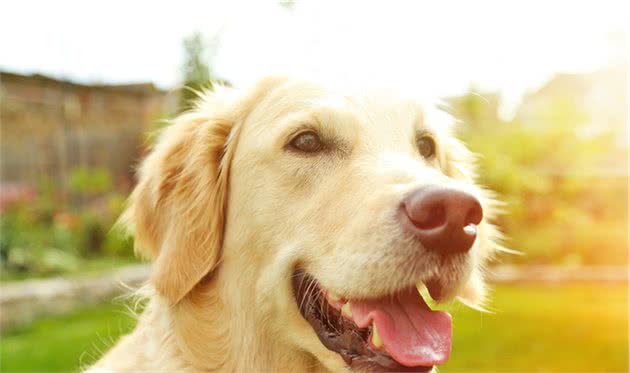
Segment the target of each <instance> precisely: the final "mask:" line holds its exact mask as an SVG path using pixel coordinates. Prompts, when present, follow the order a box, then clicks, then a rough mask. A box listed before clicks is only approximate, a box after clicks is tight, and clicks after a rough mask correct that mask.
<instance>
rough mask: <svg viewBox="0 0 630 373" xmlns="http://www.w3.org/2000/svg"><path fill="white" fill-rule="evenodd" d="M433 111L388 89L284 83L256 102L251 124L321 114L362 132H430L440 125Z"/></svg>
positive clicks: (427, 104) (429, 107) (298, 82)
mask: <svg viewBox="0 0 630 373" xmlns="http://www.w3.org/2000/svg"><path fill="white" fill-rule="evenodd" d="M434 111H435V110H434V105H433V104H432V103H430V102H427V101H424V100H421V99H418V98H417V97H414V96H412V95H408V94H403V93H401V92H397V91H395V90H392V89H387V90H386V89H377V88H371V89H358V88H356V87H339V86H334V87H331V86H324V85H316V84H313V83H309V82H301V81H297V82H289V83H288V84H284V85H283V86H281V87H279V88H278V89H276V90H275V91H274V92H273V93H271V94H269V95H268V96H267V97H266V98H265V99H264V100H263V101H261V102H259V105H257V107H256V108H255V109H254V111H253V113H252V116H251V118H253V119H254V120H252V122H253V123H251V125H252V126H253V127H259V126H260V127H266V128H269V127H268V126H269V125H270V124H272V123H274V122H280V125H281V122H282V121H278V119H280V118H282V117H286V116H288V115H295V114H296V113H306V114H311V115H317V114H320V113H325V117H326V118H330V119H333V120H334V119H340V122H341V123H343V119H344V118H349V117H352V118H353V119H354V120H353V121H352V122H354V123H358V124H360V125H361V127H363V129H365V130H369V129H371V128H372V129H374V130H376V131H382V130H384V129H392V128H397V129H403V128H404V129H407V130H408V129H412V128H427V129H430V130H433V129H435V128H434V127H439V125H440V124H441V123H443V122H444V121H435V123H433V120H432V119H433V118H434V117H435V116H434V115H431V113H433V112H434ZM429 119H431V121H430V120H429ZM255 132H258V131H255Z"/></svg>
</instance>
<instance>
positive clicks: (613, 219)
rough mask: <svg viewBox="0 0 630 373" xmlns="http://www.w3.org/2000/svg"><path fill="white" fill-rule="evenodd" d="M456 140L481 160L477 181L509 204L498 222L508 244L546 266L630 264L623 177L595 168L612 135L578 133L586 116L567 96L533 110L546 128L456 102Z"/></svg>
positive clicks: (489, 107) (476, 99) (489, 104)
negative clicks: (500, 116)
mask: <svg viewBox="0 0 630 373" xmlns="http://www.w3.org/2000/svg"><path fill="white" fill-rule="evenodd" d="M451 104H452V112H453V113H454V115H455V116H456V117H458V119H460V120H461V121H462V122H464V124H463V125H462V126H461V133H460V137H462V139H463V140H464V141H465V142H466V143H467V144H468V146H469V147H470V148H471V150H473V151H474V152H476V153H478V154H479V155H480V158H479V162H478V163H479V175H480V178H479V180H480V182H481V183H482V184H483V185H486V186H488V187H489V188H490V189H492V190H494V191H496V192H498V193H499V195H500V198H501V199H502V200H503V201H505V202H507V208H506V214H505V215H504V216H502V217H501V218H500V219H499V221H498V223H499V225H500V226H501V228H502V229H503V231H504V232H505V233H506V234H507V236H508V237H509V241H508V246H510V247H513V248H514V249H517V250H520V251H522V252H523V253H524V254H525V256H521V257H507V256H503V259H504V260H507V261H515V262H527V263H544V264H620V263H627V252H626V249H625V248H627V245H628V237H627V234H626V232H627V221H628V220H627V211H626V201H627V191H628V190H627V180H626V178H625V177H624V176H623V175H615V174H610V175H606V174H605V173H603V172H600V171H599V170H600V169H601V168H602V161H603V160H606V159H608V158H610V149H611V148H612V146H613V145H612V144H613V137H612V136H611V134H610V133H605V132H604V133H601V134H599V135H597V136H580V135H579V133H580V130H581V128H582V126H583V125H584V124H585V123H587V121H588V116H587V115H586V114H585V113H584V112H583V110H581V108H580V107H579V106H578V105H577V104H573V103H572V102H571V101H569V100H566V99H564V98H559V99H557V100H553V99H552V100H548V101H547V102H546V103H545V105H543V106H542V107H538V108H537V109H536V112H535V114H536V117H537V118H546V119H547V120H550V122H549V123H546V124H545V123H532V122H531V121H528V122H527V123H525V122H523V120H522V119H520V118H519V117H517V119H515V120H512V121H502V120H500V119H499V118H498V117H497V115H496V113H497V107H496V105H497V101H496V100H489V101H485V100H483V99H482V98H481V96H480V95H475V94H471V95H469V96H468V97H464V98H460V99H459V100H454V102H452V103H451Z"/></svg>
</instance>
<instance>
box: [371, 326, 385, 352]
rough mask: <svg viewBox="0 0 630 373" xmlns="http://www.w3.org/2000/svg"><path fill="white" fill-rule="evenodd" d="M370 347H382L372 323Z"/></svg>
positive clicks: (379, 337)
mask: <svg viewBox="0 0 630 373" xmlns="http://www.w3.org/2000/svg"><path fill="white" fill-rule="evenodd" d="M372 345H373V346H374V347H376V348H381V347H383V341H382V340H381V336H380V335H379V334H378V330H376V324H374V323H372Z"/></svg>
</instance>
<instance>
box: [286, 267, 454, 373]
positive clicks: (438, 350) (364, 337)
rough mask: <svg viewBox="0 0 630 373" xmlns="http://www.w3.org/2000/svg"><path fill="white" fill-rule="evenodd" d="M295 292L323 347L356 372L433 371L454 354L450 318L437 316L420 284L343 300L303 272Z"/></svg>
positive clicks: (294, 278)
mask: <svg viewBox="0 0 630 373" xmlns="http://www.w3.org/2000/svg"><path fill="white" fill-rule="evenodd" d="M292 288H293V293H294V297H295V301H296V304H297V307H298V309H299V312H300V314H301V316H302V318H304V319H305V320H306V321H307V322H308V324H309V325H310V327H311V328H312V329H313V331H314V332H315V334H316V335H317V337H318V339H319V342H320V343H321V345H323V346H324V347H325V348H326V349H327V350H329V351H331V352H333V353H335V354H336V355H338V356H339V357H341V359H337V360H338V361H341V360H343V362H344V363H345V366H346V367H347V368H350V369H351V370H353V371H359V372H430V371H432V369H433V368H434V366H436V365H439V364H442V363H444V362H445V361H446V359H447V358H448V355H449V354H450V350H451V318H450V315H448V314H447V313H445V312H436V311H432V310H431V309H430V308H429V306H428V305H427V304H426V302H425V301H424V299H423V298H422V296H421V295H420V293H419V292H418V290H417V289H416V286H415V285H412V286H410V287H405V288H401V289H399V290H398V291H396V292H394V293H391V294H388V295H386V296H383V297H380V298H367V299H366V298H360V299H359V298H357V299H343V298H339V297H337V296H335V295H334V294H332V292H331V291H328V290H327V289H325V288H323V287H322V286H321V285H320V283H319V282H318V281H317V279H316V278H315V277H314V276H313V275H311V274H309V273H307V272H305V271H304V270H301V269H298V270H296V271H295V273H294V274H293V276H292ZM313 354H314V355H315V356H317V355H318V354H317V353H316V352H315V351H313ZM324 365H326V364H325V363H324Z"/></svg>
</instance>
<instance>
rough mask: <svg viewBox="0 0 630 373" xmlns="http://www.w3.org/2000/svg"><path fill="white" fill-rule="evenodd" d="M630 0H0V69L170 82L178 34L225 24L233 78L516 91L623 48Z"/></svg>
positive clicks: (219, 60) (212, 30)
mask: <svg viewBox="0 0 630 373" xmlns="http://www.w3.org/2000/svg"><path fill="white" fill-rule="evenodd" d="M629 4H630V2H628V1H625V0H586V1H568V0H567V1H562V0H545V1H541V0H510V1H505V0H495V1H492V0H482V1H467V0H461V1H455V0H441V1H433V2H428V1H380V2H368V1H363V2H341V1H311V0H303V1H298V2H297V3H296V4H295V5H294V6H293V7H292V8H291V9H287V8H285V7H282V6H279V5H278V3H277V2H275V1H264V0H263V1H249V2H243V1H190V0H179V1H177V2H174V1H168V2H167V1H155V0H153V1H151V0H134V1H129V0H122V1H121V0H110V1H99V2H94V1H69V0H61V1H60V0H57V1H33V0H20V1H4V2H3V4H2V22H0V69H4V70H9V71H16V72H25V73H32V72H38V73H43V74H48V75H52V76H56V77H62V78H68V79H71V80H75V81H80V82H108V83H123V82H137V81H153V82H155V83H156V84H158V85H159V86H161V87H164V88H166V87H171V86H174V85H177V84H178V83H179V81H180V78H181V77H180V76H179V67H180V66H181V63H182V45H181V41H182V39H183V38H184V37H185V36H186V35H189V34H190V33H192V32H193V31H195V30H199V31H201V32H203V33H204V34H205V35H207V36H208V40H209V43H210V41H211V40H212V38H213V36H215V35H220V38H219V43H218V45H217V48H216V52H215V56H214V59H213V60H214V62H213V70H214V72H215V73H216V75H218V76H220V77H222V78H224V79H227V80H229V81H231V82H232V83H234V84H236V85H239V84H242V83H246V82H249V81H251V80H252V79H255V78H256V77H258V76H260V75H262V74H265V73H274V72H275V73H294V74H300V75H308V76H315V77H326V78H328V79H333V80H350V81H359V82H364V81H370V82H372V83H376V84H381V83H382V84H384V85H389V86H391V85H394V86H400V87H413V88H414V89H419V90H421V91H422V92H423V93H426V94H429V95H438V96H444V95H451V94H458V93H461V92H464V91H466V90H468V89H469V88H470V87H471V84H475V86H477V87H480V88H482V89H493V90H499V91H501V92H502V93H503V95H504V97H505V99H506V102H510V101H514V100H517V99H518V97H519V96H520V95H522V94H523V92H525V91H526V90H528V89H534V88H536V87H537V86H539V85H540V84H542V83H543V82H544V81H545V80H546V79H548V78H549V77H550V76H551V75H552V74H553V73H554V72H580V71H589V70H594V69H597V68H598V67H601V66H604V65H606V64H607V63H609V62H610V61H611V59H619V56H620V55H621V54H622V53H625V52H623V51H621V50H620V48H619V46H620V45H624V44H625V45H627V44H626V43H627V40H628V31H627V25H629V24H630V5H629ZM611 35H617V36H616V39H615V38H611ZM624 39H625V41H624ZM612 40H617V42H616V44H614V43H613V42H612ZM615 45H616V46H615ZM626 52H627V48H626Z"/></svg>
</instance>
